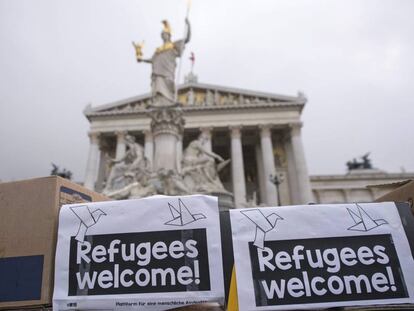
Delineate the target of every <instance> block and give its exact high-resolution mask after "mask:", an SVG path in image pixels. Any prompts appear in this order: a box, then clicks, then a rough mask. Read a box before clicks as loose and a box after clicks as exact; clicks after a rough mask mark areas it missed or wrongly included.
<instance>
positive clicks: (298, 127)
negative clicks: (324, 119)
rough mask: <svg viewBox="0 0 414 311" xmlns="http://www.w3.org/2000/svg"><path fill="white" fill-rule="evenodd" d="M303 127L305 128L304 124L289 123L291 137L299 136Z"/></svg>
mask: <svg viewBox="0 0 414 311" xmlns="http://www.w3.org/2000/svg"><path fill="white" fill-rule="evenodd" d="M302 126H303V123H302V122H292V123H289V129H290V133H291V135H295V134H299V133H300V130H301V128H302Z"/></svg>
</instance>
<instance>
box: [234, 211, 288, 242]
mask: <svg viewBox="0 0 414 311" xmlns="http://www.w3.org/2000/svg"><path fill="white" fill-rule="evenodd" d="M241 213H242V214H243V215H244V216H246V217H247V218H249V219H250V221H251V222H253V223H254V224H255V225H256V236H255V237H254V242H253V244H254V245H255V246H257V247H258V248H263V247H264V241H265V237H266V233H267V232H269V231H270V230H272V229H273V228H274V227H276V223H277V221H278V220H283V218H282V217H280V216H279V215H278V214H276V213H272V214H270V215H269V216H265V215H264V214H263V213H262V212H261V211H260V210H258V209H251V210H245V211H241Z"/></svg>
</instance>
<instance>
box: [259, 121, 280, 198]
mask: <svg viewBox="0 0 414 311" xmlns="http://www.w3.org/2000/svg"><path fill="white" fill-rule="evenodd" d="M260 144H261V146H262V157H263V172H264V174H263V175H264V183H265V184H264V186H265V189H266V203H267V204H268V205H271V206H277V205H278V202H277V192H276V186H275V185H274V184H273V183H272V181H271V180H270V177H271V176H276V168H275V159H274V155H273V145H272V135H271V131H270V126H268V125H262V126H260Z"/></svg>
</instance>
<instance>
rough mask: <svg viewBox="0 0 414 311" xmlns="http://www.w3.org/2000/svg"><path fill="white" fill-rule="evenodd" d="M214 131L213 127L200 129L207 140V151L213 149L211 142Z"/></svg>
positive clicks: (205, 145) (205, 144) (205, 146)
mask: <svg viewBox="0 0 414 311" xmlns="http://www.w3.org/2000/svg"><path fill="white" fill-rule="evenodd" d="M212 130H213V128H212V127H202V128H200V131H201V133H202V134H203V135H204V137H206V138H207V140H206V142H205V143H204V148H206V150H208V151H210V152H211V150H212V149H213V147H212V142H211V131H212Z"/></svg>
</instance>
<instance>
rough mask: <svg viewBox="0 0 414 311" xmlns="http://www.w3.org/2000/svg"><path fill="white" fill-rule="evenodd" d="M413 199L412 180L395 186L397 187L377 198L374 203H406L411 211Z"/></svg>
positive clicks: (413, 184) (413, 182)
mask: <svg viewBox="0 0 414 311" xmlns="http://www.w3.org/2000/svg"><path fill="white" fill-rule="evenodd" d="M413 199H414V180H407V181H404V182H401V183H399V184H398V185H397V187H396V188H395V189H394V190H393V191H391V192H389V193H387V194H385V195H383V196H381V197H379V198H378V199H376V200H375V202H386V201H393V202H408V203H409V204H410V207H411V209H412V210H413V209H414V207H413Z"/></svg>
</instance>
